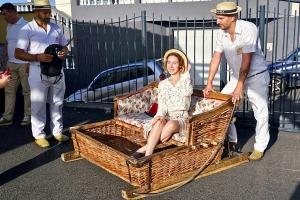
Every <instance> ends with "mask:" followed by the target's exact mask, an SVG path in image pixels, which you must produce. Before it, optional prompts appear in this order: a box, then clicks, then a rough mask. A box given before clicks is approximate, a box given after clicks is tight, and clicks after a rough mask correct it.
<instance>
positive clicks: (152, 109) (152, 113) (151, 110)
mask: <svg viewBox="0 0 300 200" xmlns="http://www.w3.org/2000/svg"><path fill="white" fill-rule="evenodd" d="M157 108H158V104H157V103H154V104H152V106H151V108H150V110H149V113H150V114H151V115H155V114H156V113H157Z"/></svg>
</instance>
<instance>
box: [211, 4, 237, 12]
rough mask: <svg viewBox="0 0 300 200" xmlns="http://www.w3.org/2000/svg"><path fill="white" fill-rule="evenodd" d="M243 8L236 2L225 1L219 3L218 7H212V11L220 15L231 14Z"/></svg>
mask: <svg viewBox="0 0 300 200" xmlns="http://www.w3.org/2000/svg"><path fill="white" fill-rule="evenodd" d="M241 10H242V8H241V7H240V6H237V5H236V4H235V3H234V2H223V3H219V4H217V7H216V9H211V10H210V12H212V13H215V14H217V15H218V14H219V15H231V14H236V13H238V12H240V11H241Z"/></svg>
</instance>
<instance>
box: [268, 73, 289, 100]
mask: <svg viewBox="0 0 300 200" xmlns="http://www.w3.org/2000/svg"><path fill="white" fill-rule="evenodd" d="M286 87H287V83H286V80H285V78H284V77H282V76H281V75H279V74H272V75H271V81H270V84H269V88H270V90H269V91H270V94H271V95H274V94H275V95H280V94H282V93H284V92H285V91H286Z"/></svg>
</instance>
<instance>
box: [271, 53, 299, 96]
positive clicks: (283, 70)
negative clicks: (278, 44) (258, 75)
mask: <svg viewBox="0 0 300 200" xmlns="http://www.w3.org/2000/svg"><path fill="white" fill-rule="evenodd" d="M268 70H269V72H270V78H271V81H270V85H269V86H270V93H271V95H273V94H275V95H278V94H281V93H284V92H285V91H286V90H287V88H290V87H296V86H300V47H298V48H297V49H296V50H294V51H293V52H292V53H290V54H288V56H287V57H286V58H283V59H279V60H278V61H276V62H275V63H272V64H269V65H268Z"/></svg>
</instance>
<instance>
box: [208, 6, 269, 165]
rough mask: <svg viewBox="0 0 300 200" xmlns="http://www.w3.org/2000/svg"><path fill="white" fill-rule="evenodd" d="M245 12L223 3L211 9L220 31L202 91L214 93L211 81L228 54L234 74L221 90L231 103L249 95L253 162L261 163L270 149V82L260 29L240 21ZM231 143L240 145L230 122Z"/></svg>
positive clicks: (229, 137) (229, 134) (251, 156)
mask: <svg viewBox="0 0 300 200" xmlns="http://www.w3.org/2000/svg"><path fill="white" fill-rule="evenodd" d="M241 10H242V8H241V7H239V6H237V5H236V4H235V3H234V2H223V3H219V4H217V6H216V9H212V10H211V12H212V13H215V14H216V19H217V24H218V25H219V27H220V30H219V31H218V33H217V38H216V48H215V51H214V54H213V57H212V60H211V62H210V69H209V76H208V80H207V85H206V87H205V89H204V90H203V92H204V95H207V94H208V93H209V92H210V91H212V90H213V86H212V82H213V79H214V77H215V74H216V73H217V70H218V68H219V65H220V61H221V57H222V55H223V53H224V54H225V57H226V60H227V63H228V65H229V67H230V69H231V71H232V73H231V80H230V81H229V82H228V83H227V85H226V86H225V87H224V89H223V90H222V91H221V92H222V93H225V94H231V95H232V102H233V103H236V101H238V100H240V99H242V98H243V93H245V94H246V95H247V96H248V100H249V101H250V103H251V105H252V109H253V112H254V117H255V119H256V122H257V123H256V129H255V132H256V136H255V141H256V142H255V144H254V151H253V152H252V154H251V155H250V157H249V159H250V160H260V159H261V158H262V157H263V153H264V151H265V149H266V148H267V145H268V142H269V139H270V135H269V113H268V83H269V80H270V77H269V73H268V71H267V70H266V69H267V63H266V60H265V56H264V53H263V52H262V50H261V46H260V39H259V36H258V29H257V27H256V26H255V24H253V23H251V22H247V21H243V20H238V19H237V13H238V12H240V11H241ZM228 139H229V142H231V143H233V144H236V143H237V133H236V128H235V126H234V124H233V123H231V125H230V127H229V132H228Z"/></svg>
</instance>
